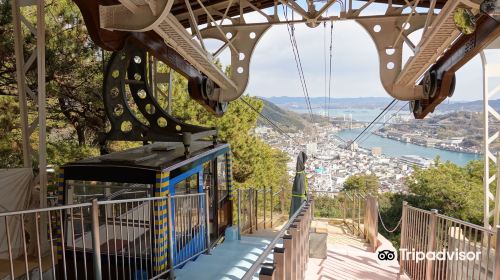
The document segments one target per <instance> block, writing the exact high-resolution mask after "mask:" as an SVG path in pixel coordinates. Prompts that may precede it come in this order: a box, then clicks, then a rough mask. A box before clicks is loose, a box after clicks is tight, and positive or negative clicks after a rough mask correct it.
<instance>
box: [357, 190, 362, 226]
mask: <svg viewBox="0 0 500 280" xmlns="http://www.w3.org/2000/svg"><path fill="white" fill-rule="evenodd" d="M357 220H358V235H361V226H360V222H361V195H359V194H358V218H357Z"/></svg>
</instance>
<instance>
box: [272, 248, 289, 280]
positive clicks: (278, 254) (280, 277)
mask: <svg viewBox="0 0 500 280" xmlns="http://www.w3.org/2000/svg"><path fill="white" fill-rule="evenodd" d="M285 258H286V250H285V248H284V247H274V254H273V259H274V266H275V267H276V280H285V271H286V267H285Z"/></svg>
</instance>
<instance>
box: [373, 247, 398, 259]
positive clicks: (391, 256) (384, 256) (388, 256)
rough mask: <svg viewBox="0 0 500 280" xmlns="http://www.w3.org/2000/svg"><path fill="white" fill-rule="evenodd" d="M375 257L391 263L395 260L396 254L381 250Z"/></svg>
mask: <svg viewBox="0 0 500 280" xmlns="http://www.w3.org/2000/svg"><path fill="white" fill-rule="evenodd" d="M377 257H378V259H379V260H380V261H392V260H393V259H395V258H396V252H394V251H391V250H382V251H379V252H378V253H377Z"/></svg>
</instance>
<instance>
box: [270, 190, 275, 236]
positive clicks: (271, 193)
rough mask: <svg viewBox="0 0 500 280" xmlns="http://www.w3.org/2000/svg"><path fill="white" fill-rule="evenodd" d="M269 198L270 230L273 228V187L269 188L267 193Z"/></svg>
mask: <svg viewBox="0 0 500 280" xmlns="http://www.w3.org/2000/svg"><path fill="white" fill-rule="evenodd" d="M269 194H270V196H271V229H272V228H273V211H274V199H273V187H271V191H270V192H269Z"/></svg>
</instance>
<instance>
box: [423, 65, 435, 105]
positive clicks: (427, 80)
mask: <svg viewBox="0 0 500 280" xmlns="http://www.w3.org/2000/svg"><path fill="white" fill-rule="evenodd" d="M437 85H438V81H437V74H436V71H435V70H429V71H427V73H425V76H424V80H423V86H424V95H425V97H427V98H434V96H436V92H437V88H438V86H437Z"/></svg>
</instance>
